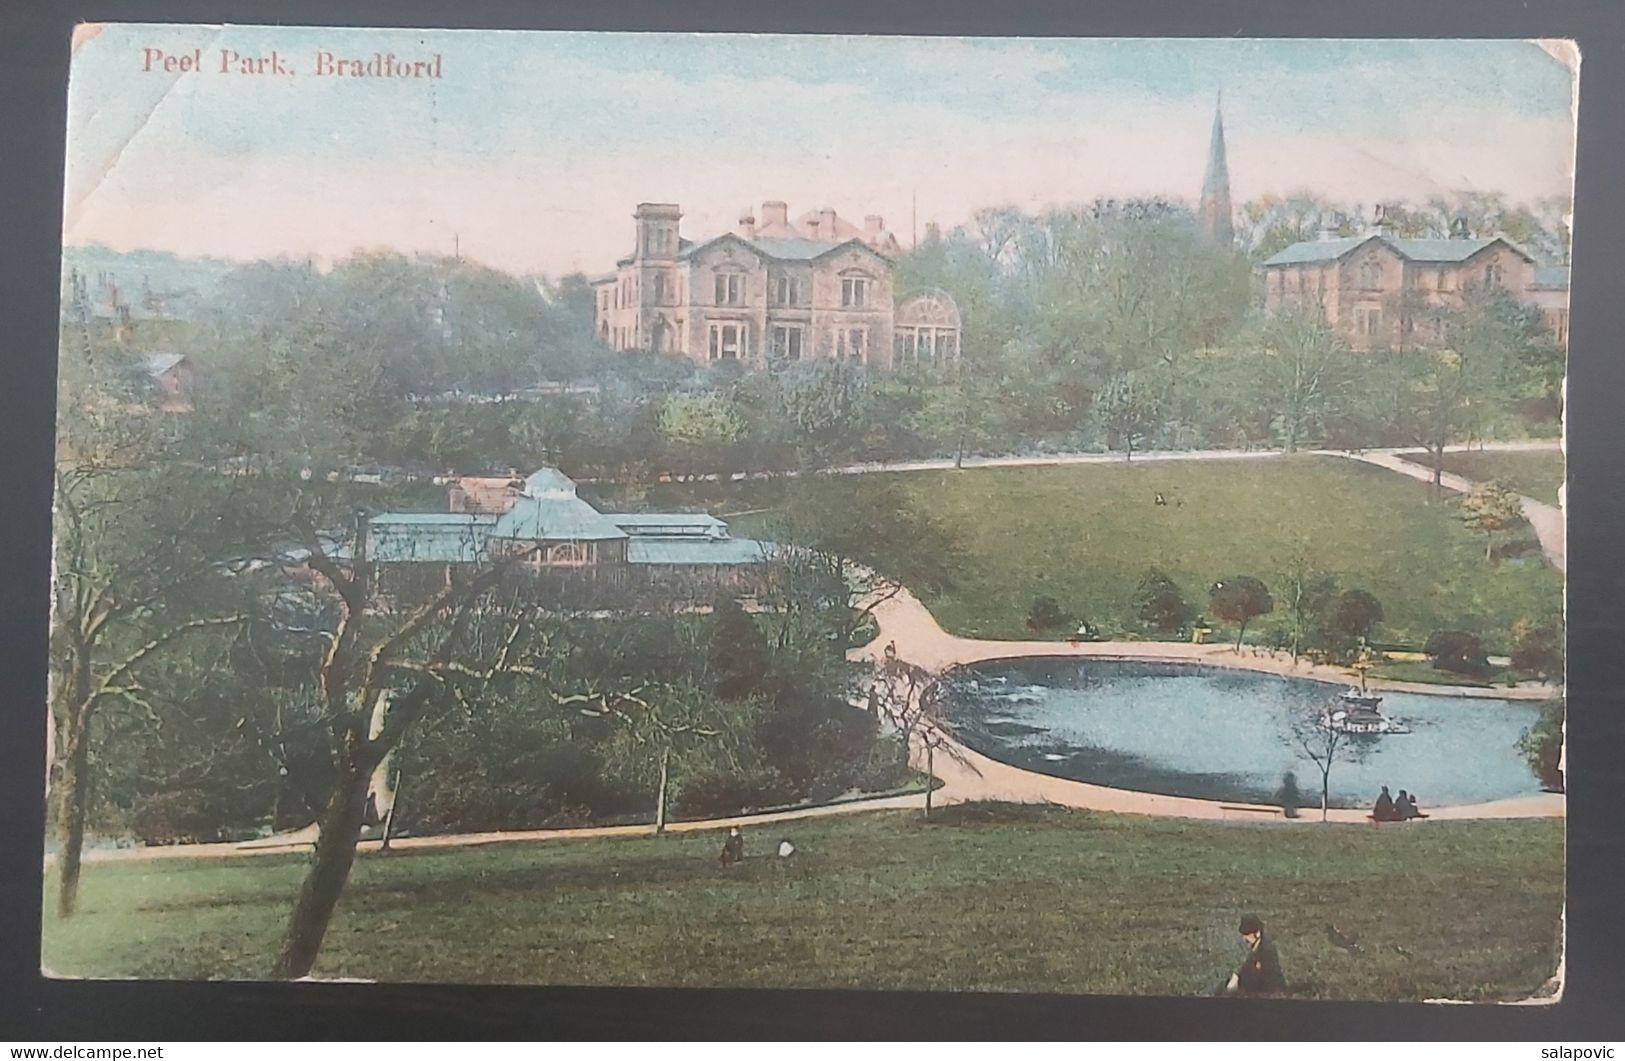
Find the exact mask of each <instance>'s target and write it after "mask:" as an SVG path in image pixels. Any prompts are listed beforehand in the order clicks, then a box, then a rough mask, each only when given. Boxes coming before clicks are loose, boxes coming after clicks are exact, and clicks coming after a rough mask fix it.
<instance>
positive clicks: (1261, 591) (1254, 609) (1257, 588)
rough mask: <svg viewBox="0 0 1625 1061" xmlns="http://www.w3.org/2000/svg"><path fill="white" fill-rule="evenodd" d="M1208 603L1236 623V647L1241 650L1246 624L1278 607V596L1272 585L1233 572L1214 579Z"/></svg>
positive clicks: (1227, 619) (1238, 650)
mask: <svg viewBox="0 0 1625 1061" xmlns="http://www.w3.org/2000/svg"><path fill="white" fill-rule="evenodd" d="M1208 605H1209V607H1211V608H1212V609H1213V614H1214V615H1217V616H1218V617H1219V618H1221V619H1223V620H1224V621H1226V622H1230V623H1235V624H1237V625H1236V651H1237V652H1240V651H1241V639H1242V638H1243V637H1245V636H1246V634H1247V624H1248V623H1249V622H1251V621H1252V620H1254V619H1256V618H1258V617H1259V616H1260V615H1268V614H1269V613H1270V612H1272V611H1274V610H1275V600H1274V598H1272V597H1271V596H1270V591H1269V587H1267V586H1265V585H1264V583H1262V582H1260V581H1259V580H1258V579H1256V578H1253V577H1252V576H1251V575H1233V576H1231V577H1230V578H1226V579H1221V580H1220V581H1218V582H1215V583H1213V588H1212V589H1210V590H1208Z"/></svg>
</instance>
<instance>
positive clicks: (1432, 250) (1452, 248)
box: [1388, 236, 1534, 262]
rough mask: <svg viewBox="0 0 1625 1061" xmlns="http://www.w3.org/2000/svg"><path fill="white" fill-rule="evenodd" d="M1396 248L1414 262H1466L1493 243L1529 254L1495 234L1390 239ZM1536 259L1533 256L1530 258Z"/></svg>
mask: <svg viewBox="0 0 1625 1061" xmlns="http://www.w3.org/2000/svg"><path fill="white" fill-rule="evenodd" d="M1388 242H1389V243H1390V244H1392V245H1393V247H1394V249H1395V250H1397V251H1399V253H1401V254H1403V255H1404V256H1405V257H1407V258H1409V259H1410V260H1411V261H1413V262H1464V261H1466V260H1467V259H1468V258H1471V257H1472V256H1473V255H1475V254H1477V253H1478V252H1479V251H1481V250H1483V249H1484V248H1485V247H1488V246H1489V245H1490V244H1492V243H1502V244H1505V245H1506V246H1507V248H1508V249H1510V250H1512V251H1513V252H1514V253H1516V254H1519V255H1522V256H1523V257H1525V258H1529V255H1528V254H1527V253H1526V252H1525V251H1524V250H1523V249H1522V248H1521V247H1518V246H1515V245H1514V244H1512V243H1511V242H1510V241H1508V240H1505V239H1502V238H1501V237H1500V236H1495V237H1493V238H1491V239H1390V240H1388ZM1529 260H1530V261H1534V259H1533V258H1529Z"/></svg>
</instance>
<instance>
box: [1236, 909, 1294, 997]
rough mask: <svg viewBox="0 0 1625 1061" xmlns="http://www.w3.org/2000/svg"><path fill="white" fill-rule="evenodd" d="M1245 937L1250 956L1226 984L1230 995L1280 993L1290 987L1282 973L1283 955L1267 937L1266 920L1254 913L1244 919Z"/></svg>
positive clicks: (1243, 934) (1242, 935)
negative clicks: (1265, 933) (1278, 952)
mask: <svg viewBox="0 0 1625 1061" xmlns="http://www.w3.org/2000/svg"><path fill="white" fill-rule="evenodd" d="M1240 931H1241V938H1242V939H1243V940H1245V941H1246V943H1247V957H1246V958H1244V959H1242V962H1241V967H1240V968H1238V969H1237V970H1236V971H1235V973H1233V974H1232V975H1231V977H1230V982H1229V983H1228V984H1226V985H1225V990H1224V993H1225V994H1227V995H1239V996H1243V997H1246V996H1259V995H1279V994H1281V993H1282V992H1283V991H1285V990H1286V978H1285V977H1284V976H1282V975H1281V956H1280V955H1279V954H1277V953H1276V950H1275V943H1274V942H1273V941H1272V940H1270V939H1267V938H1265V936H1264V922H1262V921H1260V920H1259V919H1258V918H1257V917H1255V916H1254V915H1252V914H1248V915H1247V916H1246V917H1244V918H1242V919H1241V929H1240Z"/></svg>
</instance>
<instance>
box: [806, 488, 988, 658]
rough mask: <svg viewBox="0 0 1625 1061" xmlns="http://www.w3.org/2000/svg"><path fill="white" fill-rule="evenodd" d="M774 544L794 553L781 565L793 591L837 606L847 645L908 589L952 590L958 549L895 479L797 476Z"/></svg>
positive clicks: (838, 635) (839, 633) (839, 634)
mask: <svg viewBox="0 0 1625 1061" xmlns="http://www.w3.org/2000/svg"><path fill="white" fill-rule="evenodd" d="M787 489H788V492H787V497H786V505H785V511H784V515H783V516H782V517H781V519H780V520H779V524H778V526H777V528H776V530H775V532H774V539H775V540H776V541H779V542H782V543H785V544H788V545H790V546H792V554H791V555H790V556H789V557H787V558H785V560H784V561H783V563H782V564H781V572H782V573H783V574H785V575H786V576H789V575H794V576H796V578H795V581H796V583H797V585H799V586H802V587H816V588H817V591H818V593H820V594H823V595H825V597H826V599H825V600H824V601H822V602H821V603H823V604H825V605H834V608H835V614H837V615H841V616H844V618H842V619H839V620H837V629H836V631H835V640H836V641H837V642H838V643H840V644H842V645H844V644H846V643H847V642H848V640H849V639H850V638H851V634H852V631H853V630H855V629H857V628H858V627H860V626H862V625H863V624H864V622H866V621H867V619H868V617H869V616H870V615H871V614H873V612H874V610H875V608H877V607H879V606H880V605H881V604H883V603H885V602H886V601H888V600H891V599H892V598H894V597H896V596H897V595H898V594H899V593H901V592H903V591H904V589H905V588H908V587H912V588H914V589H916V590H930V589H933V588H942V587H946V586H948V585H950V584H951V581H952V572H953V571H954V569H955V567H956V563H957V560H958V557H959V553H960V546H959V543H958V542H957V541H956V540H955V539H954V537H953V536H952V535H951V534H950V533H949V532H948V531H947V530H946V529H945V528H944V527H943V526H942V525H941V524H940V523H938V522H937V521H936V520H935V519H933V518H932V517H931V516H930V515H929V514H927V513H926V512H925V511H924V510H922V509H921V508H920V506H919V505H917V504H916V503H915V502H914V501H913V499H912V498H910V497H909V495H908V492H907V491H906V490H904V489H903V487H902V486H901V485H899V484H898V483H897V482H896V481H895V480H894V479H885V478H881V479H875V478H860V479H857V480H855V481H854V480H840V481H836V480H830V479H825V478H820V477H806V476H803V477H798V478H796V479H793V480H791V481H790V483H789V484H788V488H787Z"/></svg>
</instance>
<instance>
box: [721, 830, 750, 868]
mask: <svg viewBox="0 0 1625 1061" xmlns="http://www.w3.org/2000/svg"><path fill="white" fill-rule="evenodd" d="M744 857H745V834H744V833H742V832H740V831H739V826H737V825H735V826H733V827H732V828H730V829H729V830H728V838H727V839H726V840H724V841H722V857H721V859H719V861H720V862H721V863H722V864H723V865H724V866H731V865H733V864H734V863H735V862H739V861H741V860H743V859H744Z"/></svg>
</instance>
